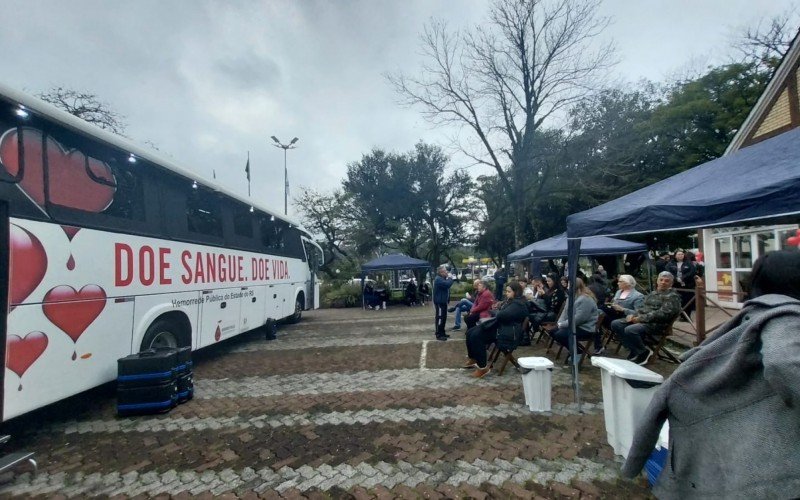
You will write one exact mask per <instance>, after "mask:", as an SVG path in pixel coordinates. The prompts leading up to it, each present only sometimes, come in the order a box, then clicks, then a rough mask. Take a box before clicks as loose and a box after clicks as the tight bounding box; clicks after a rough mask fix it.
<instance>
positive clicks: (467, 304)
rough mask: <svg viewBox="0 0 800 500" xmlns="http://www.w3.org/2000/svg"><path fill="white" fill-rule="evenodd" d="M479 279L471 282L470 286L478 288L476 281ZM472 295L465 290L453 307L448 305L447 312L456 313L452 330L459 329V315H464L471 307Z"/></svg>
mask: <svg viewBox="0 0 800 500" xmlns="http://www.w3.org/2000/svg"><path fill="white" fill-rule="evenodd" d="M479 281H480V280H475V281H473V282H472V288H473V289H475V290H477V289H478V282H479ZM472 299H473V297H472V295H470V294H469V292H467V296H466V297H464V298H463V299H461V300H459V301H458V304H456V305H455V306H454V307H450V308H448V309H447V312H455V313H456V324H455V326H453V330H460V329H461V315H462V314H464V315H466V314H467V313H468V312H469V310H470V309H472V305H473V304H472Z"/></svg>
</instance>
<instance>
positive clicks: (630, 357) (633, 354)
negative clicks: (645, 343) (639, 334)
mask: <svg viewBox="0 0 800 500" xmlns="http://www.w3.org/2000/svg"><path fill="white" fill-rule="evenodd" d="M635 357H636V353H635V352H633V351H631V352H629V353H628V357H626V358H625V359H627V360H628V361H633V358H635Z"/></svg>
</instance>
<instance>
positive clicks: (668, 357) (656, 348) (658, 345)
mask: <svg viewBox="0 0 800 500" xmlns="http://www.w3.org/2000/svg"><path fill="white" fill-rule="evenodd" d="M677 320H678V316H676V317H675V319H673V320H672V323H670V324H669V326H668V327H667V329H666V330H664V334H663V335H661V337H660V338H659V339H657V340H656V339H654V338H653V337H651V336H650V335H648V336H647V337H648V340H650V341H651V343H650V345H649V347H650V349H652V351H653V356H651V357H650V361H649V362H648V363H647V364H648V365H649V364H651V363H653V362H655V360H656V358H658V359H663V360H665V361H669V362H670V363H676V364H680V363H681V360H679V359H678V358H676V357H675V355H673V354H672V353H671V352H669V351H668V350H667V349H666V348H665V345H666V343H667V337H669V336H670V335H672V325H674V324H675V321H677ZM646 343H647V342H646Z"/></svg>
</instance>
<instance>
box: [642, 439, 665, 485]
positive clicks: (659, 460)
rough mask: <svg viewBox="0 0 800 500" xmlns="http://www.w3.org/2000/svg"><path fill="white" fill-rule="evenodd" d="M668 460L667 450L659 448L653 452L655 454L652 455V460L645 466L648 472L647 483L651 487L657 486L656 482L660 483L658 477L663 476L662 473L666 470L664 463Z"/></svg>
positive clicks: (649, 459)
mask: <svg viewBox="0 0 800 500" xmlns="http://www.w3.org/2000/svg"><path fill="white" fill-rule="evenodd" d="M666 460H667V448H666V447H664V448H661V449H660V450H659V449H658V448H656V449H654V450H653V453H651V454H650V458H648V459H647V462H645V464H644V470H645V471H646V472H647V482H648V483H649V484H650V486H651V487H652V486H655V484H656V481H658V476H660V475H661V471H662V470H664V463H665V462H666Z"/></svg>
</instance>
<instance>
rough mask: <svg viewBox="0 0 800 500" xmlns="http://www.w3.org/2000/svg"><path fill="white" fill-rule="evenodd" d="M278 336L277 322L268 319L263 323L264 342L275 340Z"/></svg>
mask: <svg viewBox="0 0 800 500" xmlns="http://www.w3.org/2000/svg"><path fill="white" fill-rule="evenodd" d="M277 336H278V322H277V321H275V320H274V319H272V318H270V319H268V320H267V322H266V323H264V338H265V339H266V340H275V338H276V337H277Z"/></svg>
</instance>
